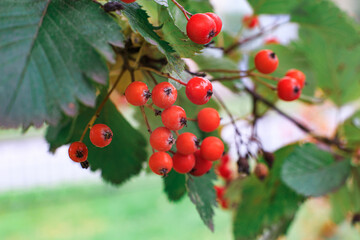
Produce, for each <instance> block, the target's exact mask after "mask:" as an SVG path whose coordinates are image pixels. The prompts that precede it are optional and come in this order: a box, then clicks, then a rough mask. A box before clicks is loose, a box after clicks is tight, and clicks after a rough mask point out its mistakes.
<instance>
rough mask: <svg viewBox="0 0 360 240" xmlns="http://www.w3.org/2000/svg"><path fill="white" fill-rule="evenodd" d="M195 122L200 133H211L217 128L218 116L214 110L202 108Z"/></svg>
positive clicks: (218, 123)
mask: <svg viewBox="0 0 360 240" xmlns="http://www.w3.org/2000/svg"><path fill="white" fill-rule="evenodd" d="M197 122H198V125H199V128H200V130H201V131H204V132H212V131H214V130H216V129H217V128H218V127H219V125H220V116H219V113H218V111H216V110H215V109H214V108H204V109H201V110H200V112H199V113H198V116H197Z"/></svg>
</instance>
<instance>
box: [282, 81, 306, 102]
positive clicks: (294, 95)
mask: <svg viewBox="0 0 360 240" xmlns="http://www.w3.org/2000/svg"><path fill="white" fill-rule="evenodd" d="M277 93H278V97H279V98H280V99H281V100H284V101H293V100H296V99H298V98H299V97H300V95H301V87H300V84H299V82H298V81H297V80H296V79H295V78H291V77H284V78H282V79H280V80H279V82H278V85H277Z"/></svg>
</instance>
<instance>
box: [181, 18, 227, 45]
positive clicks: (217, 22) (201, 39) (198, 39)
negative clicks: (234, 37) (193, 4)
mask: <svg viewBox="0 0 360 240" xmlns="http://www.w3.org/2000/svg"><path fill="white" fill-rule="evenodd" d="M221 28H222V21H221V19H220V17H219V16H218V15H216V14H215V13H197V14H195V15H193V16H191V18H190V19H189V21H188V23H187V25H186V33H187V35H188V37H189V38H190V40H191V41H193V42H195V43H198V44H207V43H209V42H210V41H211V40H212V39H213V38H214V37H216V36H217V35H218V34H219V33H220V31H221Z"/></svg>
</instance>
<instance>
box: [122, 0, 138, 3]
mask: <svg viewBox="0 0 360 240" xmlns="http://www.w3.org/2000/svg"><path fill="white" fill-rule="evenodd" d="M121 1H122V2H124V3H133V2H135V1H136V0H121Z"/></svg>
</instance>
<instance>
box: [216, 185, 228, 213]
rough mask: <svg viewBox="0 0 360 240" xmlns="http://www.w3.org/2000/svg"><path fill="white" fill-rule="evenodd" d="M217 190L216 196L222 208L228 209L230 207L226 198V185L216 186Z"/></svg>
mask: <svg viewBox="0 0 360 240" xmlns="http://www.w3.org/2000/svg"><path fill="white" fill-rule="evenodd" d="M214 189H215V192H216V198H217V201H218V203H219V204H220V205H221V207H222V208H224V209H227V208H228V202H227V200H226V199H225V196H224V195H225V192H226V189H225V187H222V186H214Z"/></svg>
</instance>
